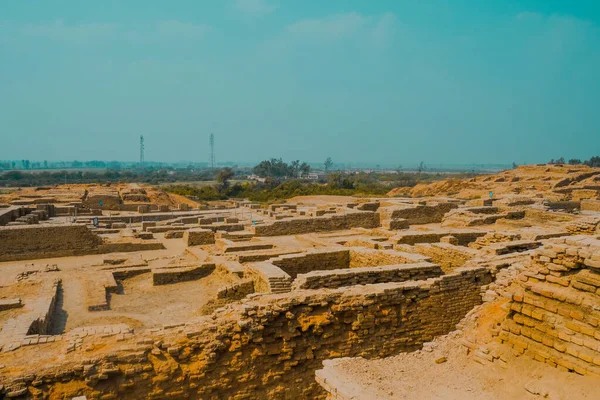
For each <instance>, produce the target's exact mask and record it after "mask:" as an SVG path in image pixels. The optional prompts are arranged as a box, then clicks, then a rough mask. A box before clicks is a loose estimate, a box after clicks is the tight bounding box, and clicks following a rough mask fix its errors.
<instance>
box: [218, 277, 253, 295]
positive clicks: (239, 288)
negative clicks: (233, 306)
mask: <svg viewBox="0 0 600 400" xmlns="http://www.w3.org/2000/svg"><path fill="white" fill-rule="evenodd" d="M250 293H254V282H253V281H252V279H244V280H241V281H240V282H236V283H234V284H233V285H229V286H226V287H224V288H223V289H221V290H219V291H218V292H217V298H218V299H229V300H239V299H243V298H244V297H246V296H247V295H249V294H250Z"/></svg>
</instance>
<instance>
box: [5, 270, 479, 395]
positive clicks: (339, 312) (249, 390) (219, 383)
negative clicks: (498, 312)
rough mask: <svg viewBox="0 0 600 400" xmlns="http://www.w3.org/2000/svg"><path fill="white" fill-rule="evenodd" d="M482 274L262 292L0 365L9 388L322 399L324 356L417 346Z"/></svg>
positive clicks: (467, 304)
mask: <svg viewBox="0 0 600 400" xmlns="http://www.w3.org/2000/svg"><path fill="white" fill-rule="evenodd" d="M490 280H491V276H490V273H489V271H487V270H486V269H484V268H476V269H470V270H461V271H457V272H456V273H455V274H452V275H447V276H443V277H440V278H435V279H430V280H428V281H426V282H404V283H387V284H375V285H367V286H354V287H351V288H341V289H329V290H314V291H300V292H294V293H290V294H278V295H268V296H262V297H258V298H256V299H254V300H251V301H247V302H246V303H244V304H232V305H229V306H227V308H226V309H224V310H222V311H217V312H216V313H215V314H213V315H212V316H210V317H207V318H205V319H203V320H202V321H199V322H198V323H196V324H189V325H186V326H181V327H174V328H169V329H164V330H160V331H158V332H156V331H154V332H147V333H144V334H134V335H129V334H128V336H131V338H130V339H125V341H124V342H123V344H124V345H123V346H122V350H120V351H118V352H112V353H108V354H106V355H103V356H98V355H94V356H92V357H89V359H86V360H82V359H81V357H85V356H84V354H85V353H81V354H79V353H77V354H78V357H77V358H78V361H77V362H76V363H72V364H70V363H68V362H66V363H65V364H63V366H61V367H56V368H48V369H42V370H39V371H36V372H35V373H34V374H31V375H29V376H27V377H23V376H20V375H11V376H8V374H7V376H6V377H5V378H6V379H5V385H6V387H7V391H8V393H16V392H17V391H19V390H23V389H25V392H24V393H32V392H33V391H35V392H36V393H37V395H38V396H41V397H43V396H51V397H55V398H72V397H75V396H81V395H86V396H88V397H89V396H93V395H95V393H98V390H101V391H102V392H103V393H113V394H114V395H115V398H119V399H123V400H129V399H142V398H144V399H159V398H173V399H175V398H184V397H186V396H187V397H189V398H232V399H265V398H270V399H279V398H281V399H284V398H289V399H291V398H294V399H296V398H317V399H319V398H320V399H324V398H325V395H326V394H325V392H324V391H323V389H322V388H321V387H320V386H319V385H318V383H317V382H316V381H315V379H314V373H315V370H316V369H318V368H321V365H322V362H323V360H325V359H329V358H336V357H367V358H370V357H384V356H390V355H393V354H397V353H398V352H402V351H411V350H415V349H418V348H420V347H421V346H422V344H423V343H424V342H427V341H431V340H432V339H433V338H434V337H436V336H438V335H442V334H445V333H448V332H449V331H451V330H453V329H454V328H455V326H456V324H457V323H458V322H459V321H460V320H461V319H462V318H463V317H464V315H465V314H466V313H467V312H468V311H469V310H471V309H472V308H473V307H474V306H475V305H478V304H480V303H481V296H480V286H481V285H484V284H487V283H489V282H490ZM117 338H118V336H117ZM82 340H84V344H85V340H88V338H87V337H86V338H82ZM105 340H114V339H105ZM117 340H119V339H117ZM136 343H137V345H136ZM17 351H19V350H17ZM73 354H75V353H73ZM73 357H75V355H74V356H73ZM82 365H83V367H82ZM59 371H60V372H59ZM33 382H36V384H35V386H34V385H33Z"/></svg>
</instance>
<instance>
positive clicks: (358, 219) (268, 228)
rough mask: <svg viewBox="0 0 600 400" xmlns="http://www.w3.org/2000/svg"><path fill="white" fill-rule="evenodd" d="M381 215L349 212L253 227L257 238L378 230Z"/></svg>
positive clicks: (292, 219)
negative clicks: (353, 229) (366, 229)
mask: <svg viewBox="0 0 600 400" xmlns="http://www.w3.org/2000/svg"><path fill="white" fill-rule="evenodd" d="M378 226H379V214H377V213H374V212H369V211H362V212H356V211H352V212H347V213H344V214H333V215H326V216H322V217H313V218H302V217H299V218H290V219H285V220H280V221H274V222H272V223H269V224H264V225H256V226H254V227H253V229H254V233H255V234H256V235H257V236H282V235H297V234H301V233H311V232H324V231H337V230H344V229H351V228H376V227H378Z"/></svg>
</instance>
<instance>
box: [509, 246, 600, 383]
mask: <svg viewBox="0 0 600 400" xmlns="http://www.w3.org/2000/svg"><path fill="white" fill-rule="evenodd" d="M520 278H521V285H520V286H518V287H517V288H516V289H514V290H513V295H512V301H511V302H510V304H509V305H510V313H509V315H508V317H507V319H506V320H505V321H504V323H503V326H502V328H503V330H502V332H501V333H500V335H499V337H500V340H501V341H503V342H505V343H508V344H510V345H511V346H512V347H513V348H514V349H515V350H517V351H519V352H521V353H525V354H528V355H530V356H532V357H533V358H535V359H536V360H539V361H542V362H546V363H547V364H549V365H552V366H555V367H558V368H560V369H563V370H569V371H574V372H577V373H579V374H582V375H594V376H600V328H599V325H600V311H599V310H598V308H597V305H598V304H600V240H598V239H596V238H592V237H589V236H573V237H569V238H561V239H554V240H552V243H550V244H548V245H546V246H545V247H544V248H543V249H538V250H536V251H535V252H534V255H533V256H532V268H531V270H530V271H527V272H525V273H524V274H523V275H521V276H520Z"/></svg>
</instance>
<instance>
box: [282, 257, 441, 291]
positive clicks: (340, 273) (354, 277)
mask: <svg viewBox="0 0 600 400" xmlns="http://www.w3.org/2000/svg"><path fill="white" fill-rule="evenodd" d="M442 274H443V272H442V269H441V268H440V266H439V265H435V264H431V263H422V264H401V265H384V266H380V267H363V268H348V269H334V270H330V271H313V272H309V273H307V274H300V275H298V276H297V277H296V279H295V280H294V282H293V284H292V289H293V290H301V289H320V288H328V289H335V288H338V287H342V286H354V285H368V284H374V283H386V282H405V281H409V280H426V279H429V278H437V277H439V276H441V275H442Z"/></svg>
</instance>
